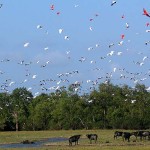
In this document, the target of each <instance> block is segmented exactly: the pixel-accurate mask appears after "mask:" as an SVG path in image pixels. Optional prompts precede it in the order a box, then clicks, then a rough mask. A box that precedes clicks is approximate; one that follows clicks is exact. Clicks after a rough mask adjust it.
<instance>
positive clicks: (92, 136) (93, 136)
mask: <svg viewBox="0 0 150 150" xmlns="http://www.w3.org/2000/svg"><path fill="white" fill-rule="evenodd" d="M86 136H87V137H88V139H89V140H90V143H92V140H94V141H95V143H96V142H97V138H98V135H97V134H87V135H86Z"/></svg>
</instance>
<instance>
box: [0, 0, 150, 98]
mask: <svg viewBox="0 0 150 150" xmlns="http://www.w3.org/2000/svg"><path fill="white" fill-rule="evenodd" d="M112 3H113V1H112V0H38V1H37V0H21V1H20V0H13V1H10V0H0V92H8V93H11V92H12V91H13V90H14V89H15V88H20V87H26V88H27V90H29V91H31V92H32V93H33V95H34V96H37V95H39V94H40V93H50V92H53V91H55V90H57V89H59V88H60V87H62V86H64V87H66V88H67V87H68V86H69V85H71V84H74V85H76V84H78V83H79V84H80V85H81V88H78V87H76V88H75V91H76V92H80V93H89V92H90V91H91V90H92V89H93V88H96V87H97V86H98V85H99V84H101V83H107V81H108V79H110V81H111V83H113V84H115V85H119V86H122V85H124V84H127V85H128V86H130V87H133V88H134V87H135V85H136V84H137V83H140V84H145V85H146V87H147V88H149V86H150V78H149V76H150V67H149V64H150V42H149V41H150V17H149V16H146V15H143V9H145V10H146V11H147V12H148V15H149V12H150V7H149V4H150V0H142V1H141V0H132V1H127V0H116V1H115V3H114V4H112Z"/></svg>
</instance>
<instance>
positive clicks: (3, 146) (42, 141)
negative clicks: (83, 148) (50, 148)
mask: <svg viewBox="0 0 150 150" xmlns="http://www.w3.org/2000/svg"><path fill="white" fill-rule="evenodd" d="M66 140H67V138H62V137H57V138H49V139H45V140H41V141H36V142H34V143H32V144H23V143H13V144H0V148H27V147H42V146H43V145H44V144H46V143H48V142H62V141H66Z"/></svg>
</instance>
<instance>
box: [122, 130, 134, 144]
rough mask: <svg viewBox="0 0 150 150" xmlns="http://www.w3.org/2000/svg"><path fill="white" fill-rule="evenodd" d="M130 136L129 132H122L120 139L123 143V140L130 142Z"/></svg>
mask: <svg viewBox="0 0 150 150" xmlns="http://www.w3.org/2000/svg"><path fill="white" fill-rule="evenodd" d="M130 136H132V133H129V132H123V134H122V138H123V141H124V140H125V141H126V140H128V142H130Z"/></svg>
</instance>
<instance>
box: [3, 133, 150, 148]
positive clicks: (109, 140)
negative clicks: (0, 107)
mask: <svg viewBox="0 0 150 150" xmlns="http://www.w3.org/2000/svg"><path fill="white" fill-rule="evenodd" d="M89 133H96V134H98V137H99V138H98V141H97V143H96V144H95V143H92V144H90V143H89V140H88V139H87V138H86V134H89ZM75 134H81V135H82V136H81V138H80V140H79V145H76V146H74V145H73V146H69V145H68V141H64V142H55V143H47V144H46V145H45V146H43V147H42V148H41V147H39V148H24V149H27V150H110V149H111V150H130V149H132V150H149V149H150V141H148V140H144V141H140V140H139V139H138V141H136V142H135V137H134V136H133V137H131V140H130V142H123V141H122V138H118V139H117V140H114V138H113V134H114V130H61V131H19V132H0V144H6V143H20V142H22V141H23V140H30V141H38V140H42V139H45V138H51V137H66V138H69V137H70V136H72V135H75ZM0 149H2V148H0ZM19 149H20V148H9V149H7V150H19ZM22 149H23V148H22ZM3 150H5V149H4V148H3Z"/></svg>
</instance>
